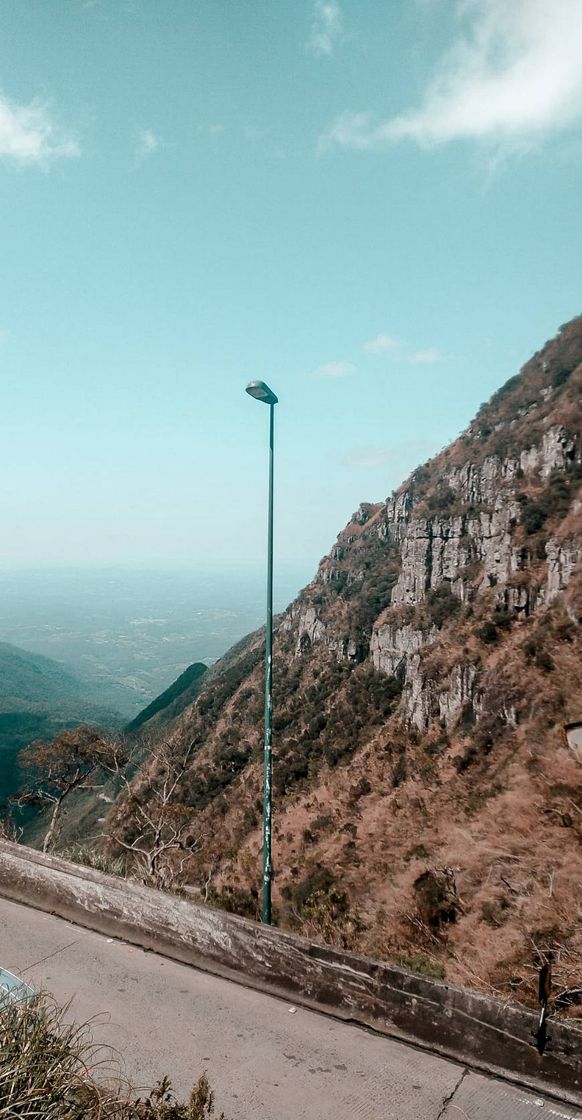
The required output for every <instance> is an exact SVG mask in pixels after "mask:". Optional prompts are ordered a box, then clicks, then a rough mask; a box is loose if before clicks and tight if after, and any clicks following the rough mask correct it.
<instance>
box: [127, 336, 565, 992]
mask: <svg viewBox="0 0 582 1120" xmlns="http://www.w3.org/2000/svg"><path fill="white" fill-rule="evenodd" d="M581 390H582V317H580V318H577V319H575V320H573V321H572V322H571V323H569V324H567V325H566V326H565V327H563V328H562V329H561V330H560V332H559V333H558V335H557V337H556V338H555V339H554V340H553V341H551V342H549V343H548V344H547V345H546V346H545V347H544V348H543V350H541V351H540V352H539V353H538V354H536V355H535V356H534V357H533V358H532V359H531V361H529V362H528V363H527V365H525V366H524V368H523V369H522V371H521V373H519V374H518V375H517V376H516V377H513V378H512V379H511V380H510V381H508V382H507V384H506V385H504V386H503V388H501V389H500V390H499V391H498V392H497V393H496V394H495V395H494V396H493V398H492V399H491V401H490V402H489V403H488V404H485V405H483V406H482V407H481V409H480V410H479V413H478V415H477V417H476V418H475V420H474V421H473V423H472V424H471V425H470V426H469V428H468V429H467V431H466V432H465V433H464V434H463V435H462V436H461V437H460V438H459V439H457V440H456V441H455V442H454V443H453V444H452V445H451V446H450V447H448V448H447V449H446V450H445V451H443V452H442V453H441V454H440V455H438V456H437V457H436V458H434V459H432V460H430V461H429V462H428V463H426V464H425V465H424V466H422V467H419V468H418V469H417V470H416V471H414V472H413V474H412V475H411V477H410V478H409V479H408V480H407V482H406V483H404V484H403V485H402V486H401V487H400V489H399V490H397V491H396V492H395V493H394V494H392V495H391V496H390V497H389V498H388V500H387V501H386V502H382V503H380V504H362V505H361V506H360V508H359V509H358V510H357V512H356V513H355V514H354V516H353V518H352V520H351V521H350V523H349V524H348V525H347V526H346V528H345V529H344V530H343V531H342V532H341V533H340V534H339V536H338V538H337V542H336V543H335V544H334V546H333V548H332V549H331V552H330V553H329V555H328V556H326V557H325V558H324V559H323V560H322V562H321V564H320V566H319V570H318V572H317V575H316V577H315V579H314V580H313V582H312V583H311V584H310V585H309V586H308V587H306V588H305V589H304V591H302V592H301V594H300V595H299V596H298V597H297V599H296V600H295V601H294V602H293V603H292V604H291V606H290V607H289V609H288V610H287V612H286V613H285V615H284V616H282V617H281V618H280V619H279V620H278V625H277V631H276V646H275V661H274V665H275V670H274V865H275V879H274V897H275V902H276V918H277V920H278V921H279V922H280V923H282V924H286V925H290V926H294V927H295V928H302V929H304V930H305V931H306V932H308V933H309V934H312V935H315V936H318V937H321V938H324V939H329V940H332V941H335V942H337V943H340V944H342V943H343V944H345V945H349V946H350V947H354V948H357V949H360V950H362V951H364V952H366V953H370V954H373V955H378V956H390V957H392V958H395V959H397V960H399V961H400V962H401V963H404V964H405V965H409V966H410V967H413V968H419V969H421V970H424V971H427V972H429V973H432V974H434V975H441V976H445V975H446V976H447V977H448V978H450V979H451V980H454V981H457V982H460V983H465V984H468V985H471V986H474V987H480V988H484V989H488V990H496V991H498V992H499V991H500V992H502V993H504V994H506V995H509V996H511V997H512V998H517V999H523V1000H525V1001H526V1002H527V1001H529V1000H530V999H531V998H532V993H533V991H534V989H533V986H532V977H533V969H534V966H535V964H536V963H537V954H538V953H539V951H541V952H542V954H543V953H544V952H546V951H548V950H550V949H553V950H555V952H556V960H555V965H554V971H555V983H556V984H557V985H558V986H561V987H562V989H564V990H566V989H573V988H574V987H576V986H578V987H580V986H581V985H582V980H581V973H582V967H581V965H582V933H581V929H582V925H581V922H580V913H579V907H580V900H581V899H582V786H581V779H582V757H581V756H580V754H579V753H577V751H576V749H575V748H573V747H571V746H569V745H568V742H567V740H566V738H565V736H564V733H563V726H564V724H566V723H569V722H573V721H576V720H580V719H582V642H581V636H580V635H581V632H580V620H581V616H582V570H581V565H580V560H581V557H582V500H581V490H582V437H581V426H582V425H581V415H582V408H581ZM263 655H264V638H263V636H262V635H261V634H260V633H258V634H255V635H251V636H250V637H249V638H248V639H247V640H245V642H243V643H241V644H240V645H239V646H238V647H237V648H236V649H235V650H233V651H231V653H230V654H229V655H228V656H227V658H225V659H223V661H222V662H219V663H218V664H217V665H216V666H214V667H213V669H212V670H211V671H209V673H208V674H207V675H206V677H205V680H204V684H203V687H202V689H201V692H200V695H199V696H198V697H197V699H196V700H195V702H194V703H193V704H192V705H191V706H189V707H188V708H187V709H186V710H185V711H184V712H183V713H182V714H181V715H180V716H179V718H178V719H177V720H176V721H175V723H174V724H173V725H172V726H171V729H170V737H171V740H172V743H173V744H174V747H175V748H176V749H186V748H187V747H188V748H190V750H191V754H190V755H189V759H190V761H189V764H188V767H187V769H186V772H185V774H184V776H183V777H182V779H181V781H180V783H179V788H178V789H177V790H176V795H175V796H176V800H177V801H179V802H180V803H181V804H184V805H186V806H188V807H189V809H190V811H191V813H192V819H193V821H194V822H195V827H196V831H197V834H198V835H199V837H200V843H199V846H198V850H197V851H194V852H193V853H192V854H191V855H190V857H189V860H188V862H186V863H185V864H184V875H185V878H186V880H187V881H188V882H189V883H190V884H191V885H193V886H199V887H201V888H202V889H203V891H204V896H205V897H208V898H210V899H214V901H216V902H218V903H220V904H223V905H226V906H230V907H232V908H233V909H237V910H239V911H240V912H242V913H245V914H248V915H254V914H255V913H256V908H257V888H258V884H259V864H260V857H259V852H260V846H261V833H260V816H261V789H262V772H261V738H262V688H263V670H262V659H263ZM165 734H166V736H167V734H168V732H167V730H166V731H165ZM143 788H145V787H143ZM124 813H125V802H124V800H123V799H122V800H121V801H120V802H119V803H118V804H117V805H116V807H115V809H114V813H113V817H114V826H115V828H116V829H117V830H118V832H119V829H120V828H123V826H124V825H123V822H124Z"/></svg>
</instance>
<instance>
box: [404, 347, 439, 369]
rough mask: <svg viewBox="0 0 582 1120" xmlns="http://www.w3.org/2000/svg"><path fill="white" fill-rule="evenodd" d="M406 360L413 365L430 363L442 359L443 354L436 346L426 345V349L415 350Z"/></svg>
mask: <svg viewBox="0 0 582 1120" xmlns="http://www.w3.org/2000/svg"><path fill="white" fill-rule="evenodd" d="M408 360H409V362H411V364H412V365H413V366H417V365H432V363H433V362H442V361H444V355H443V354H442V353H441V351H440V350H437V348H436V346H428V347H427V349H426V350H415V352H414V354H411V355H410V358H409V359H408Z"/></svg>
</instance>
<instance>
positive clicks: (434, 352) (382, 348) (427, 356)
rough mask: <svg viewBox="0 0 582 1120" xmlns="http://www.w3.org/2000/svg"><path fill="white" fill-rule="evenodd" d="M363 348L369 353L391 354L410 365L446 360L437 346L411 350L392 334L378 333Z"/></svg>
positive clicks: (392, 356)
mask: <svg viewBox="0 0 582 1120" xmlns="http://www.w3.org/2000/svg"><path fill="white" fill-rule="evenodd" d="M362 350H365V351H366V353H367V354H381V355H383V356H384V357H386V356H389V357H390V358H392V359H394V360H395V361H398V362H407V363H408V364H409V365H413V366H416V365H431V364H432V363H433V362H444V361H446V358H445V355H444V354H443V352H442V350H439V349H438V348H437V347H436V346H426V347H424V349H422V350H411V349H410V347H409V346H407V345H406V344H405V343H404V342H401V341H400V340H399V339H397V338H393V337H392V335H390V334H377V335H376V337H375V338H371V339H370V340H369V341H368V342H364V344H363V346H362Z"/></svg>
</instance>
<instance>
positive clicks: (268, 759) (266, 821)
mask: <svg viewBox="0 0 582 1120" xmlns="http://www.w3.org/2000/svg"><path fill="white" fill-rule="evenodd" d="M274 441H275V405H274V403H271V404H269V526H268V534H267V626H266V634H265V749H264V783H263V922H265V924H266V925H269V926H270V924H271V880H272V874H273V868H272V862H271V787H272V781H271V779H272V773H273V757H272V730H271V717H272V711H273V453H274Z"/></svg>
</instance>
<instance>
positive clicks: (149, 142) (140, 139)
mask: <svg viewBox="0 0 582 1120" xmlns="http://www.w3.org/2000/svg"><path fill="white" fill-rule="evenodd" d="M162 147H163V140H162V138H161V136H158V135H157V134H156V133H155V132H153V131H152V129H151V128H142V129H140V131H139V132H138V134H137V139H136V143H135V158H136V159H137V160H138V162H139V163H141V162H142V160H144V159H147V158H148V156H153V154H154V152H158V151H159V150H160V148H162Z"/></svg>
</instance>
